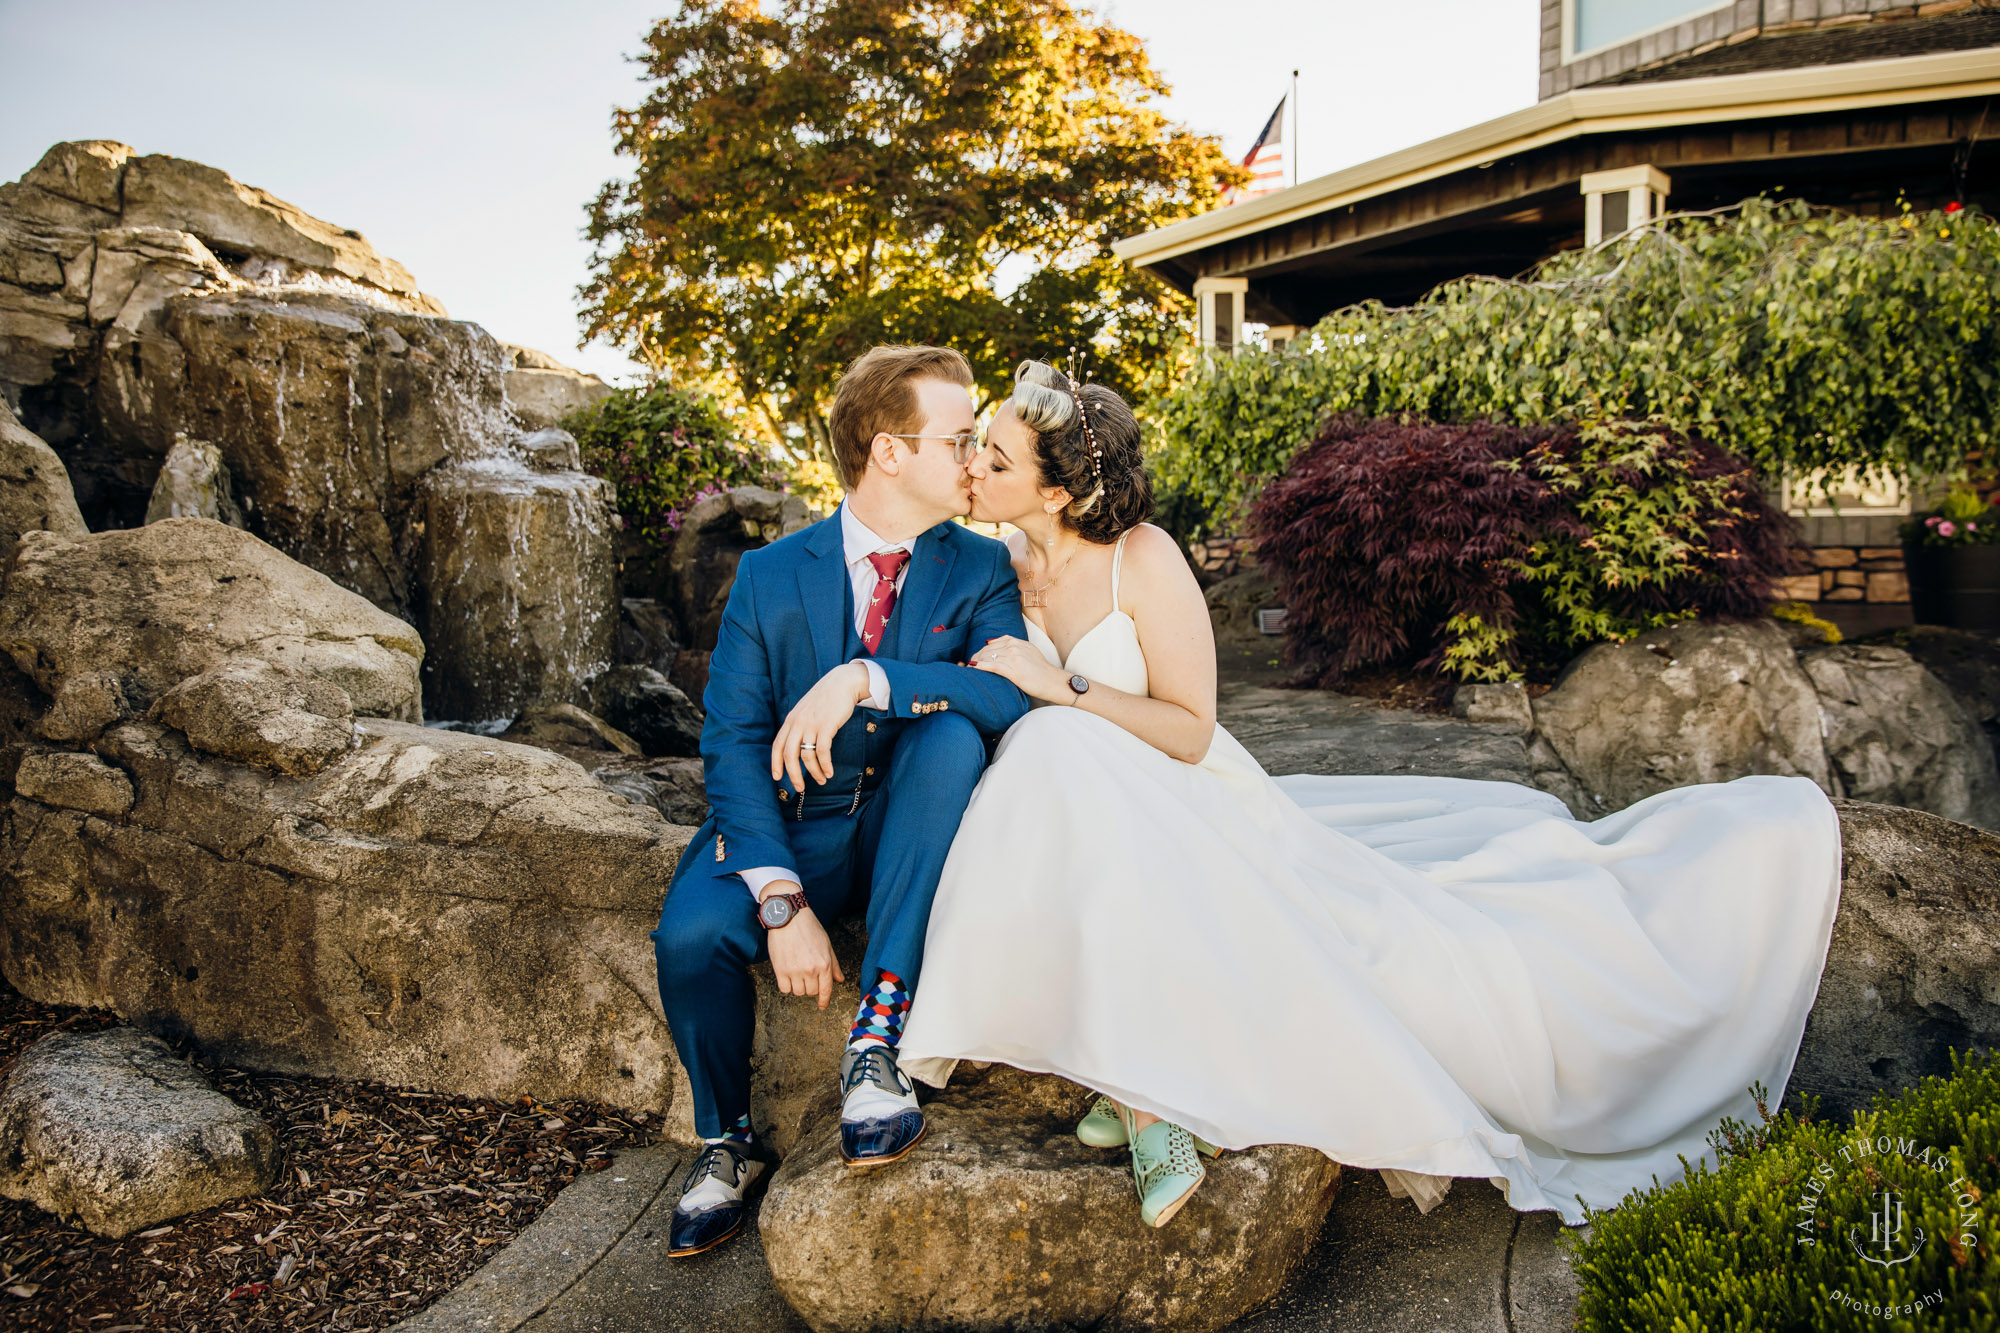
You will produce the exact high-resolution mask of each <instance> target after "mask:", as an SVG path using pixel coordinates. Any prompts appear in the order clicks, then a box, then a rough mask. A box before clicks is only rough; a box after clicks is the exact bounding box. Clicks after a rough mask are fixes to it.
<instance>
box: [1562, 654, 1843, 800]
mask: <svg viewBox="0 0 2000 1333" xmlns="http://www.w3.org/2000/svg"><path fill="white" fill-rule="evenodd" d="M1533 712H1534V719H1535V729H1536V731H1537V732H1538V733H1539V734H1540V735H1541V736H1542V737H1543V738H1545V739H1546V740H1547V741H1548V742H1549V744H1550V746H1551V747H1552V748H1553V749H1554V751H1555V753H1556V755H1557V756H1558V757H1559V758H1560V760H1561V762H1562V764H1563V766H1564V768H1565V769H1567V771H1568V772H1569V773H1570V774H1572V775H1573V776H1574V778H1575V780H1576V781H1577V783H1578V784H1580V786H1581V789H1582V791H1583V792H1584V793H1586V794H1587V795H1588V797H1589V799H1590V804H1591V813H1592V814H1593V815H1596V814H1604V813H1607V812H1609V811H1612V810H1622V809H1624V808H1625V807H1626V806H1628V805H1631V804H1632V803H1633V802H1634V801H1638V800H1642V799H1643V798H1645V797H1647V796H1651V795H1653V794H1655V793H1657V792H1662V791H1666V790H1668V789H1669V788H1672V787H1683V786H1687V785H1689V784H1692V783H1700V782H1727V781H1729V780H1730V779H1732V778H1739V777H1744V776H1747V775H1749V774H1752V773H1771V774H1779V775H1785V776H1799V777H1807V778H1811V779H1812V780H1813V781H1814V782H1816V783H1818V784H1819V785H1820V787H1821V788H1822V789H1824V790H1825V791H1827V792H1829V793H1833V792H1834V791H1835V788H1834V785H1833V784H1834V778H1833V774H1832V772H1831V770H1830V769H1829V767H1828V764H1827V757H1826V746H1825V744H1824V742H1823V741H1822V739H1821V736H1820V714H1819V696H1818V695H1817V694H1815V693H1814V691H1813V686H1812V682H1811V681H1810V680H1808V679H1807V678H1806V674H1805V672H1804V671H1803V670H1801V669H1800V667H1799V664H1798V660H1797V658H1796V657H1795V656H1794V654H1793V651H1792V645H1791V642H1790V640H1789V639H1787V637H1786V636H1785V633H1784V632H1783V631H1782V630H1780V629H1779V628H1778V627H1777V626H1776V625H1774V624H1772V623H1771V622H1769V621H1763V622H1757V623H1751V624H1716V623H1709V622H1699V623H1689V624H1682V625H1674V626H1671V627H1669V628H1666V629H1658V630H1649V631H1647V632H1646V633H1644V634H1641V635H1639V636H1638V637H1636V638H1634V639H1631V640H1629V641H1627V642H1624V643H1600V644H1597V645H1595V646H1593V647H1591V648H1589V649H1586V650H1585V651H1584V652H1583V653H1581V654H1580V655H1578V656H1577V657H1576V658H1575V659H1574V660H1573V661H1572V662H1570V664H1569V665H1568V666H1567V667H1565V668H1564V669H1563V672H1562V674H1561V676H1559V677H1558V678H1557V680H1556V683H1555V687H1554V688H1553V689H1551V690H1549V692H1548V693H1546V694H1544V695H1542V696H1541V697H1540V698H1538V699H1536V700H1534V702H1533Z"/></svg>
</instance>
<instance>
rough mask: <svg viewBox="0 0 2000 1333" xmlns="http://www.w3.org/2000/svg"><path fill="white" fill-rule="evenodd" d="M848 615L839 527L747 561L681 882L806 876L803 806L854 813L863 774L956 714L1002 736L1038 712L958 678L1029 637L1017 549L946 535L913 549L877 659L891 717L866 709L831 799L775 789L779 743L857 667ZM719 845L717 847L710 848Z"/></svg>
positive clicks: (705, 737)
mask: <svg viewBox="0 0 2000 1333" xmlns="http://www.w3.org/2000/svg"><path fill="white" fill-rule="evenodd" d="M850 602H851V594H850V591H849V584H848V578H847V563H846V560H845V558H844V553H843V550H842V543H841V532H840V515H839V514H838V513H836V514H835V515H834V516H833V517H831V518H828V519H825V520H823V521H821V522H819V523H815V524H814V525H813V526H812V527H810V528H807V529H805V530H804V531H802V532H796V533H793V534H792V535H791V536H789V537H786V538H784V539H783V540H781V541H778V542H774V543H772V544H771V545H769V546H766V547H762V548H760V549H758V550H754V551H749V552H746V553H745V554H744V556H743V558H742V562H741V563H740V564H739V565H738V566H737V569H736V583H735V585H734V586H733V587H732V588H731V589H730V592H729V602H728V605H727V606H726V607H725V608H724V609H723V613H722V628H721V633H720V637H719V638H718V640H717V643H716V646H715V652H714V654H713V656H712V657H711V658H710V659H709V666H708V689H707V691H706V693H704V694H703V696H702V706H703V708H704V709H706V710H707V713H708V719H707V721H706V723H704V725H703V726H702V732H701V757H702V768H703V772H704V774H705V775H706V777H707V781H708V803H709V808H710V813H709V819H708V827H706V828H704V830H703V835H698V836H697V837H696V839H695V841H694V842H692V843H690V844H689V845H688V855H689V857H690V858H699V859H698V861H697V862H696V864H695V865H692V866H691V865H688V864H684V865H683V866H682V869H684V870H689V871H690V872H691V873H701V872H707V873H711V874H715V875H734V874H736V873H738V872H739V871H743V870H749V869H754V868H756V867H758V866H771V865H786V866H794V865H796V864H797V858H796V857H795V856H794V855H793V853H792V846H791V838H790V834H789V832H788V831H787V825H788V824H790V823H792V822H793V817H795V816H797V815H799V814H801V813H802V807H801V806H800V804H799V803H800V801H801V800H802V799H808V800H809V801H810V802H817V803H822V804H825V805H829V806H832V807H833V809H835V810H839V811H844V810H845V809H847V808H848V803H849V801H850V799H851V797H852V794H853V792H854V791H855V789H856V786H857V784H858V783H860V782H861V781H862V780H863V778H862V775H863V773H864V770H866V771H867V772H868V773H870V774H872V773H873V769H872V768H870V767H868V766H869V765H871V764H872V763H873V762H874V760H875V757H876V756H880V755H885V754H886V753H888V750H889V748H891V747H893V744H894V736H895V732H896V731H897V730H899V729H900V727H901V726H903V725H907V724H908V723H909V722H910V721H912V720H914V719H916V718H919V717H923V716H926V715H928V714H931V713H934V712H939V711H949V712H954V713H957V714H959V715H960V716H962V717H964V718H966V719H967V720H968V721H970V722H971V723H972V724H973V725H974V726H976V727H978V728H979V730H980V731H981V732H982V733H983V734H985V735H987V736H997V735H999V734H1000V733H1002V732H1004V731H1005V730H1006V729H1007V728H1008V727H1010V726H1012V725H1013V724H1014V723H1015V721H1017V720H1018V719H1019V718H1020V717H1021V716H1022V714H1024V713H1026V712H1027V711H1028V696H1027V695H1025V694H1023V693H1022V692H1021V691H1020V689H1018V688H1017V687H1016V686H1015V685H1014V684H1013V683H1012V682H1011V681H1009V680H1007V679H1006V678H1005V677H1004V676H997V675H994V674H992V673H990V672H986V671H980V670H978V669H976V668H973V667H964V666H959V665H957V664H958V663H960V662H964V661H968V660H970V658H971V657H972V655H973V654H974V653H976V652H977V651H979V649H980V647H981V646H982V645H984V644H985V643H986V641H987V640H988V639H993V638H998V637H1000V636H1001V635H1004V634H1011V635H1013V636H1015V637H1016V638H1026V637H1027V627H1026V625H1025V624H1024V623H1023V622H1022V619H1021V593H1020V588H1019V585H1018V583H1017V582H1016V580H1015V577H1014V571H1013V568H1012V566H1011V565H1010V564H1009V562H1008V558H1007V548H1006V546H1005V545H1004V544H1003V543H1001V542H997V541H994V540H993V539H992V538H990V537H982V536H980V535H979V534H978V533H976V532H972V531H971V530H969V529H967V528H963V527H961V526H959V525H958V524H956V523H940V524H938V525H937V526H936V527H934V528H932V529H931V530H930V531H928V532H926V533H924V534H923V535H922V536H921V537H919V538H917V540H916V542H915V543H914V545H913V547H912V549H911V553H910V564H909V571H908V573H907V574H905V576H904V579H903V588H902V591H901V592H900V593H899V594H898V595H897V598H896V606H895V610H894V612H893V613H892V614H891V615H890V617H889V624H888V626H887V632H886V633H885V635H884V637H883V641H882V644H881V646H880V648H879V649H878V650H877V652H876V653H875V661H876V662H877V663H879V664H880V666H881V667H882V671H883V674H884V675H885V676H887V677H888V681H889V705H890V706H889V708H888V709H886V710H874V709H857V710H856V711H855V715H854V716H853V717H852V718H850V719H849V720H848V723H847V725H846V726H845V727H843V728H841V730H840V732H839V734H838V735H837V736H836V737H835V739H834V745H833V758H834V775H833V780H832V781H831V782H829V783H827V784H826V785H825V786H824V787H821V786H820V785H819V784H818V783H817V782H815V781H814V780H812V779H810V778H808V779H807V781H806V788H807V791H806V793H804V794H803V797H802V795H801V794H800V793H796V792H792V791H791V790H790V782H789V779H781V780H780V781H778V782H773V781H772V780H771V742H772V741H773V740H774V739H776V737H777V734H778V725H779V723H781V722H782V721H783V720H784V718H785V715H786V714H787V713H789V712H790V711H791V710H792V706H793V705H794V704H796V703H797V702H798V701H799V700H800V699H801V698H803V697H804V695H805V693H806V691H808V690H810V689H811V688H812V687H813V686H814V685H815V684H817V683H818V682H819V679H820V678H821V677H822V676H824V675H825V674H826V673H827V672H829V671H831V670H833V668H835V667H837V666H839V665H840V664H841V663H842V662H845V661H847V660H849V656H848V654H847V651H846V649H847V646H848V643H849V641H850V639H851V637H852V633H853V625H852V623H851V621H850V620H849V616H850V615H851V611H850V609H849V607H850ZM871 723H872V724H873V725H870V724H871ZM781 792H782V793H783V796H784V799H780V793H781ZM807 808H809V807H807ZM708 833H713V834H714V835H715V837H714V842H713V844H712V845H711V844H710V842H709V840H708V838H707V837H706V836H705V835H706V834H708ZM678 877H679V876H678V875H676V878H678Z"/></svg>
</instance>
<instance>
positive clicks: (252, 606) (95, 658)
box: [0, 518, 424, 742]
mask: <svg viewBox="0 0 2000 1333" xmlns="http://www.w3.org/2000/svg"><path fill="white" fill-rule="evenodd" d="M0 650H4V651H5V652H6V653H8V654H9V655H10V656H11V657H12V658H13V660H14V663H15V665H16V666H18V667H19V668H20V669H21V671H22V672H24V673H25V674H27V675H28V676H29V677H31V678H32V679H33V680H34V682H35V683H36V685H38V686H39V687H40V688H41V689H42V690H44V691H45V692H47V693H48V694H49V695H50V697H51V698H52V699H53V701H54V702H53V704H52V706H51V707H50V709H49V711H48V713H47V715H46V716H45V717H44V718H43V720H42V724H41V729H42V734H43V735H44V736H46V737H47V738H49V739H51V740H62V741H79V742H81V741H89V740H91V739H92V738H94V737H96V736H97V735H98V734H99V733H100V732H102V731H103V730H104V729H105V728H106V727H109V726H112V725H115V724H116V723H118V722H120V721H124V720H128V719H131V718H136V717H140V716H143V715H144V714H145V712H146V710H147V709H149V708H151V707H152V705H153V703H154V701H155V700H157V699H158V698H159V697H160V696H161V695H163V694H165V693H166V692H167V691H168V690H169V689H172V688H173V687H174V686H175V685H178V684H180V682H181V681H183V680H185V679H187V678H188V677H189V676H193V675H197V674H199V673H201V672H203V671H207V670H208V669H209V668H211V667H214V666H219V665H221V664H222V663H223V662H225V661H229V660H231V659H236V658H256V659H262V660H264V661H269V662H272V663H277V664H280V665H282V666H284V667H286V668H287V669H288V670H291V671H293V672H296V673H300V674H303V675H305V676H310V677H314V678H317V679H319V680H323V681H326V682H328V683H330V684H333V685H337V686H339V687H340V688H341V689H342V690H344V691H345V692H346V694H347V696H348V698H349V699H350V700H351V701H352V704H353V708H354V711H355V712H357V713H361V714H365V715H367V716H371V717H398V718H409V719H420V718H421V717H422V716H423V713H422V703H421V699H420V697H419V693H418V680H417V673H418V666H419V663H420V662H421V661H422V659H423V652H424V646H423V643H422V641H421V640H419V639H418V638H417V636H416V633H415V632H414V631H413V630H411V629H410V627H409V626H408V625H406V624H404V623H403V622H402V621H400V620H397V619H396V618H395V617H394V616H391V615H389V614H387V613H386V612H383V611H380V610H377V609H376V608H375V607H373V606H371V605H369V604H368V602H366V601H365V600H363V599H362V598H360V597H357V596H356V595H355V594H353V593H351V592H348V591H347V590H346V589H344V588H340V587H336V586H335V585H334V583H333V581H332V580H331V579H328V578H327V577H326V576H325V575H324V574H318V573H315V572H313V571H312V570H310V569H307V568H305V567H304V566H302V565H299V564H296V563H294V562H293V561H290V560H287V559H286V558H285V557H284V556H282V555H280V554H279V553H278V552H276V551H274V550H272V549H271V548H270V547H269V546H266V545H265V544H264V543H263V542H260V541H258V540H257V539H256V538H255V537H253V536H251V535H250V534H249V533H247V532H241V531H238V530H237V529H235V528H231V527H226V526H224V525H223V524H220V523H212V522H210V521H208V520H207V519H200V518H173V519H167V520H165V521H163V522H159V523H153V524H149V525H147V526H146V527H143V528H133V529H129V530H125V531H118V532H100V533H96V534H94V535H88V536H82V537H60V536H57V535H56V534H54V533H48V532H36V533H29V534H28V535H27V536H26V537H25V538H24V539H23V540H22V542H21V545H20V548H19V550H18V552H17V553H16V555H15V558H14V563H13V566H12V567H11V569H9V571H8V573H7V578H6V585H5V589H4V592H0Z"/></svg>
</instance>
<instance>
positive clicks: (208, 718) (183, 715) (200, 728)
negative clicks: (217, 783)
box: [153, 657, 355, 776]
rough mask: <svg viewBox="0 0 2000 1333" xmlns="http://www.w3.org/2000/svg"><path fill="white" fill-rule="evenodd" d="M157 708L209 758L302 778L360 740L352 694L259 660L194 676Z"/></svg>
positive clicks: (162, 699) (161, 716)
mask: <svg viewBox="0 0 2000 1333" xmlns="http://www.w3.org/2000/svg"><path fill="white" fill-rule="evenodd" d="M153 711H154V713H155V714H156V715H157V716H158V717H159V719H160V720H161V721H163V722H165V723H166V724H167V725H168V726H170V727H172V728H174V730H176V731H178V732H180V733H181V734H183V735H185V736H186V737H187V738H188V744H190V745H192V746H193V747H194V748H195V749H197V750H200V751H201V752H202V753H204V754H212V755H216V756H218V757H220V758H223V759H234V760H236V761H238V762H239V763H245V764H257V765H260V766H262V767H264V768H268V769H271V770H273V771H275V772H279V773H291V774H295V775H298V776H304V775H306V774H309V773H317V772H319V771H320V770H321V769H323V768H325V767H326V766H327V765H328V764H330V763H332V762H333V761H334V760H336V759H338V758H340V757H341V756H342V755H345V754H346V753H347V752H348V751H349V750H350V749H352V748H353V746H354V740H355V733H354V701H353V700H351V699H349V698H348V697H347V691H345V690H343V689H341V688H340V687H339V686H338V685H335V684H333V683H332V682H331V681H325V680H321V679H319V678H318V677H316V676H309V675H306V674H305V673H303V672H301V671H298V670H296V669H294V668H293V667H291V666H289V665H287V666H278V665H276V664H274V663H271V662H266V661H264V660H262V659H260V658H254V657H252V658H238V659H234V660H232V661H228V662H224V663H223V664H222V665H220V666H216V667H211V668H209V669H208V670H207V671H204V672H202V673H201V674H200V675H197V676H189V677H188V678H187V679H186V680H184V681H182V682H181V683H180V684H178V685H176V686H174V687H173V688H172V689H171V690H168V691H167V692H166V693H165V694H163V695H161V696H160V701H159V702H158V703H157V704H155V705H153Z"/></svg>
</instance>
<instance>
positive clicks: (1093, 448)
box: [1066, 346, 1104, 481]
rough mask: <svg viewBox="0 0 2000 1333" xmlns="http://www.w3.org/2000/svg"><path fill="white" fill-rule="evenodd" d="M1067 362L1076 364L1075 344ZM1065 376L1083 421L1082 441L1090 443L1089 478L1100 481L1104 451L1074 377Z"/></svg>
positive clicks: (1078, 414) (1071, 348)
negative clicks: (1099, 444)
mask: <svg viewBox="0 0 2000 1333" xmlns="http://www.w3.org/2000/svg"><path fill="white" fill-rule="evenodd" d="M1069 363H1070V365H1072V366H1074V365H1075V364H1076V348H1075V346H1071V347H1070V349H1069ZM1066 378H1067V379H1068V380H1069V396H1070V397H1071V398H1072V399H1074V400H1075V402H1076V415H1077V419H1078V420H1079V421H1081V422H1083V438H1084V441H1085V443H1087V444H1089V445H1090V478H1091V480H1092V481H1102V480H1104V451H1103V450H1102V449H1100V448H1098V447H1097V432H1096V431H1094V430H1092V429H1091V428H1090V413H1089V412H1088V411H1087V410H1086V408H1085V404H1084V401H1083V395H1082V394H1081V393H1079V392H1078V391H1077V387H1076V377H1075V376H1074V375H1071V376H1067V377H1066Z"/></svg>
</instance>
